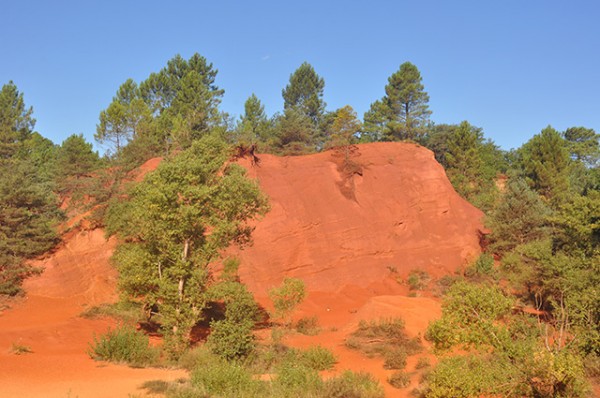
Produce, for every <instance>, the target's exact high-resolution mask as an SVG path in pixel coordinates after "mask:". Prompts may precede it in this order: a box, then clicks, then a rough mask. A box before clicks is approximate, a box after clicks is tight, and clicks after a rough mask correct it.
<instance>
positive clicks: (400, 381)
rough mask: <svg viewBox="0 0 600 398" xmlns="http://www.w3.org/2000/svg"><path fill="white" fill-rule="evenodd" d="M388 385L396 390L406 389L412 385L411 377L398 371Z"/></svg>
mask: <svg viewBox="0 0 600 398" xmlns="http://www.w3.org/2000/svg"><path fill="white" fill-rule="evenodd" d="M388 383H390V384H391V385H392V387H394V388H406V387H408V385H409V384H410V375H409V374H408V373H406V372H402V371H396V372H394V373H392V374H391V375H390V377H388Z"/></svg>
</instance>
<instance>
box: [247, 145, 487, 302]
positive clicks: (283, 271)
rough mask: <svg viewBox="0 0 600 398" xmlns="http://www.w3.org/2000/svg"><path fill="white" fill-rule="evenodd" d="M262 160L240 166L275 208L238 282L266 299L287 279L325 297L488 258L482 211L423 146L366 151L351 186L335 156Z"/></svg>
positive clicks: (259, 226)
mask: <svg viewBox="0 0 600 398" xmlns="http://www.w3.org/2000/svg"><path fill="white" fill-rule="evenodd" d="M259 157H260V163H259V164H258V165H256V166H252V165H251V164H250V163H249V161H247V160H242V161H241V164H242V165H243V166H244V167H246V168H247V169H248V170H249V176H250V177H254V178H256V179H257V180H258V182H259V184H260V187H261V188H262V190H263V191H264V192H265V193H266V194H267V195H268V196H269V198H270V205H271V210H270V212H269V213H268V214H267V215H266V216H265V217H264V218H263V219H262V220H260V221H258V222H256V229H255V230H254V233H253V240H254V244H253V245H252V246H251V247H248V248H245V249H244V250H243V251H241V252H239V254H237V255H238V256H239V257H240V259H241V266H240V271H239V272H240V277H241V279H242V281H243V282H244V283H246V284H248V286H249V288H250V289H251V290H252V291H253V292H254V293H255V294H256V295H258V296H264V295H265V294H266V292H267V291H268V289H270V288H271V287H273V286H275V285H278V284H279V283H281V281H282V279H283V278H284V277H295V278H301V279H303V280H304V282H305V284H306V286H307V288H308V290H310V291H324V292H338V291H341V290H343V289H344V288H345V287H348V286H356V287H359V288H372V287H374V286H381V285H382V284H385V281H386V280H387V281H388V282H389V276H390V274H391V273H395V274H396V275H398V276H406V275H408V274H409V273H410V271H412V270H423V271H425V272H427V273H428V274H429V275H430V276H432V277H439V276H443V275H446V274H449V273H453V272H455V271H456V270H459V269H461V268H463V267H464V266H466V265H467V264H468V262H470V261H472V260H473V259H474V258H476V257H477V256H478V255H479V253H480V246H479V235H478V231H479V230H481V229H482V228H483V226H482V216H483V213H482V212H481V211H479V210H478V209H476V208H475V207H473V206H472V205H470V204H469V203H468V202H467V201H465V200H464V199H462V198H461V197H460V196H459V195H458V194H457V193H456V192H455V191H454V189H453V187H452V185H451V184H450V182H449V181H448V178H447V177H446V174H445V172H444V169H443V167H442V166H441V165H440V164H439V163H437V162H436V161H435V159H434V156H433V153H432V152H431V151H429V150H428V149H426V148H424V147H420V146H418V145H415V144H409V143H374V144H364V145H359V146H358V152H356V154H355V155H354V156H353V157H352V160H353V161H355V162H358V163H359V164H360V165H361V166H362V172H361V173H360V174H362V175H360V174H354V175H353V176H352V177H350V179H345V178H344V176H343V175H342V173H340V171H339V170H338V164H340V163H341V160H342V159H343V157H340V156H339V155H335V154H334V152H331V151H328V152H324V153H319V154H315V155H308V156H299V157H276V156H272V155H259ZM388 284H389V283H388ZM392 290H393V289H392ZM386 292H389V289H387V290H386ZM379 293H385V292H384V291H380V292H379Z"/></svg>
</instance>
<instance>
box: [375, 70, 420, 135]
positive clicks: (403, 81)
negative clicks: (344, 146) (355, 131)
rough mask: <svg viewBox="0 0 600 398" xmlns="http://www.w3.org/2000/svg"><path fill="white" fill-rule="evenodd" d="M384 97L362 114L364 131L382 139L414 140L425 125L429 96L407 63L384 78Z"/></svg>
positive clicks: (414, 71)
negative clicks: (385, 83)
mask: <svg viewBox="0 0 600 398" xmlns="http://www.w3.org/2000/svg"><path fill="white" fill-rule="evenodd" d="M385 93H386V95H385V96H384V97H383V98H382V99H381V100H379V101H376V102H374V103H373V104H372V105H371V108H370V109H369V111H368V112H367V113H365V118H364V119H365V127H366V131H367V132H369V130H373V131H372V132H371V133H370V134H371V135H373V136H375V137H381V138H383V139H386V140H402V139H411V140H415V139H418V138H419V137H420V136H422V135H423V134H425V131H426V130H425V127H426V125H427V123H428V122H429V116H430V115H431V111H430V110H429V106H428V103H429V95H428V94H427V92H425V87H424V86H423V83H422V78H421V73H420V72H419V70H418V69H417V67H416V66H415V65H413V64H411V63H410V62H405V63H403V64H402V65H400V69H399V70H398V71H397V72H395V73H394V74H392V75H391V76H390V77H389V78H388V84H387V85H386V86H385Z"/></svg>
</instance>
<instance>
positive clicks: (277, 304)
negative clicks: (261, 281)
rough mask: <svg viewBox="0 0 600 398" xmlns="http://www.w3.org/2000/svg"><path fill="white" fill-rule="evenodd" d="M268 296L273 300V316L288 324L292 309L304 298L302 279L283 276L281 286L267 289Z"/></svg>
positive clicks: (304, 290)
mask: <svg viewBox="0 0 600 398" xmlns="http://www.w3.org/2000/svg"><path fill="white" fill-rule="evenodd" d="M269 297H270V298H271V300H272V301H273V307H274V309H275V312H274V316H275V317H276V318H280V319H282V320H283V321H284V322H286V324H289V323H290V319H289V317H290V315H291V313H292V311H294V309H295V308H296V307H297V306H298V304H300V303H301V302H302V301H304V299H305V298H306V289H305V287H304V281H302V279H297V278H285V279H284V280H283V282H282V284H281V286H278V287H274V288H273V289H271V290H269Z"/></svg>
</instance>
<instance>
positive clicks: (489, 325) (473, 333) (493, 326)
mask: <svg viewBox="0 0 600 398" xmlns="http://www.w3.org/2000/svg"><path fill="white" fill-rule="evenodd" d="M512 303H513V300H512V299H510V298H508V297H506V296H505V295H504V294H503V293H502V292H501V291H500V289H498V288H497V287H493V286H477V285H474V284H470V283H467V282H457V283H455V284H454V285H452V286H451V287H450V289H449V290H448V293H447V295H446V297H445V299H444V302H443V304H442V318H441V319H439V320H436V321H434V322H432V323H431V324H430V325H429V327H428V329H427V333H426V335H425V337H426V338H427V339H428V340H430V341H431V342H433V344H434V346H435V347H436V348H437V349H442V350H443V349H447V348H450V347H452V346H453V345H455V344H458V343H462V344H466V345H467V346H468V345H475V346H480V345H491V346H499V345H502V344H503V341H501V340H500V338H499V335H500V334H502V333H504V329H503V327H502V326H500V325H498V323H497V321H498V320H501V319H503V318H504V317H506V316H507V315H508V314H509V313H510V309H511V308H512Z"/></svg>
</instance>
